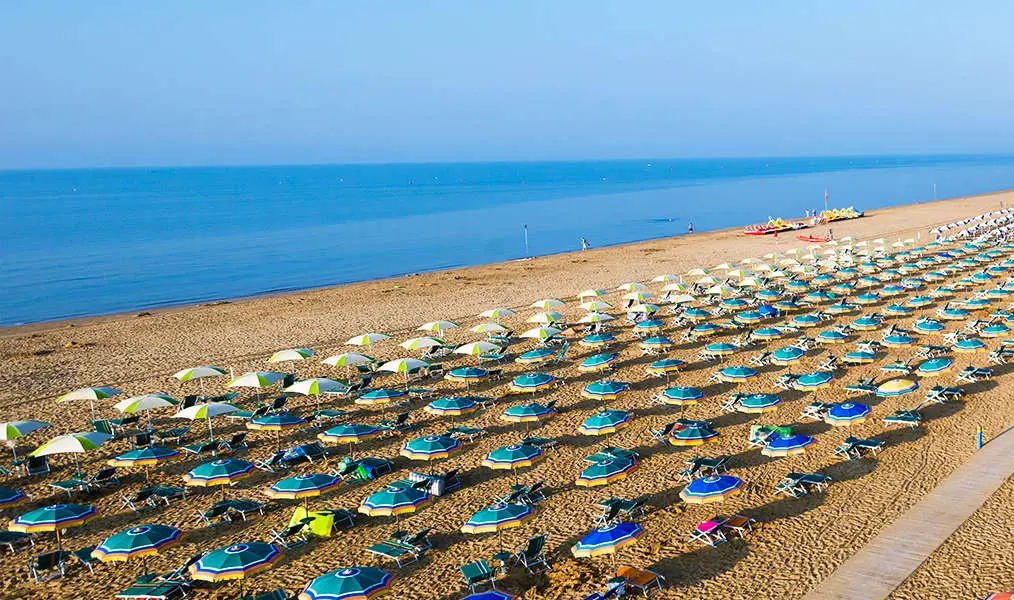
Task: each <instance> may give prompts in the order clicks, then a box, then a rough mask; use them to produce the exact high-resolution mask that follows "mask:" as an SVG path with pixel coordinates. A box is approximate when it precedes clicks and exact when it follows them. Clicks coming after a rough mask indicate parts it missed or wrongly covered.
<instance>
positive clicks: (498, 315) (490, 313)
mask: <svg viewBox="0 0 1014 600" xmlns="http://www.w3.org/2000/svg"><path fill="white" fill-rule="evenodd" d="M515 314H517V313H515V312H514V311H513V310H511V309H509V308H491V309H489V310H484V311H482V312H481V313H479V316H480V317H482V318H484V319H493V320H494V321H496V322H498V323H499V322H500V319H502V318H503V317H510V316H512V315H515Z"/></svg>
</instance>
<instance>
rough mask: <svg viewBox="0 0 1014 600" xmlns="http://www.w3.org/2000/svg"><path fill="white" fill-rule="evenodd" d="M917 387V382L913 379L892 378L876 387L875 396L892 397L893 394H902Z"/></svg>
mask: <svg viewBox="0 0 1014 600" xmlns="http://www.w3.org/2000/svg"><path fill="white" fill-rule="evenodd" d="M917 389H919V383H918V382H917V381H915V380H913V379H892V380H890V381H886V382H884V383H882V384H880V386H879V387H877V396H880V397H881V398H893V397H895V396H904V395H905V394H908V393H911V392H914V391H915V390H917Z"/></svg>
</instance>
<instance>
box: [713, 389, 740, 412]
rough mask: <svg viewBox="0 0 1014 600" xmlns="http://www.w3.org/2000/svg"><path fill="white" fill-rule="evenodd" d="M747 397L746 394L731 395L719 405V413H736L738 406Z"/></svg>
mask: <svg viewBox="0 0 1014 600" xmlns="http://www.w3.org/2000/svg"><path fill="white" fill-rule="evenodd" d="M746 396H747V395H746V394H740V393H738V392H737V393H735V394H729V397H728V398H726V399H724V400H722V402H721V403H720V404H719V405H718V410H719V412H727V413H733V412H736V404H737V403H739V401H740V400H742V399H743V398H746Z"/></svg>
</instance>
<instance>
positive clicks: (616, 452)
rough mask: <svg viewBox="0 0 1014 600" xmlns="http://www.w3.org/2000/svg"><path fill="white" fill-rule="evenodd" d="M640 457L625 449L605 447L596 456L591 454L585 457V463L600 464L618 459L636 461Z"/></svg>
mask: <svg viewBox="0 0 1014 600" xmlns="http://www.w3.org/2000/svg"><path fill="white" fill-rule="evenodd" d="M639 456H640V455H639V454H638V453H637V452H635V451H634V450H624V449H623V448H616V447H613V446H604V447H602V448H599V450H598V451H597V452H596V453H595V454H590V455H588V456H586V457H584V461H585V462H588V463H592V464H595V463H600V462H602V461H604V460H613V459H617V458H631V459H636V458H638V457H639Z"/></svg>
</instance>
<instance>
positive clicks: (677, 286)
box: [662, 283, 687, 292]
mask: <svg viewBox="0 0 1014 600" xmlns="http://www.w3.org/2000/svg"><path fill="white" fill-rule="evenodd" d="M662 291H663V292H685V291H687V286H685V285H683V284H682V283H670V284H669V285H667V286H665V287H664V288H662Z"/></svg>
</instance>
